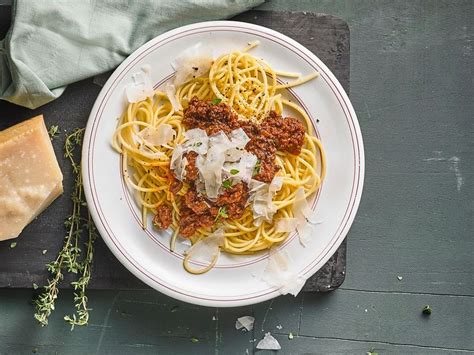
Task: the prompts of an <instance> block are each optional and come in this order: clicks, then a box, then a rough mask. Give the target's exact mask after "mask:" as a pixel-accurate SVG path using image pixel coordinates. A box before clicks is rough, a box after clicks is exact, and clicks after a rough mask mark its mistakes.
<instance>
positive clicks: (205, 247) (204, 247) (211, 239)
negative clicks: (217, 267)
mask: <svg viewBox="0 0 474 355" xmlns="http://www.w3.org/2000/svg"><path fill="white" fill-rule="evenodd" d="M224 240H225V236H224V230H223V229H222V228H219V229H218V230H216V231H215V232H214V233H212V234H210V235H208V236H207V237H204V238H202V239H201V240H200V241H198V242H197V243H196V244H194V245H193V246H192V247H191V248H189V249H188V250H187V251H186V254H187V255H188V256H189V258H190V260H195V261H201V262H205V263H208V264H210V263H212V262H213V261H214V259H215V258H217V257H218V256H219V251H220V247H221V246H223V245H224Z"/></svg>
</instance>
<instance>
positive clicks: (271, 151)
mask: <svg viewBox="0 0 474 355" xmlns="http://www.w3.org/2000/svg"><path fill="white" fill-rule="evenodd" d="M245 150H247V151H249V152H250V153H253V154H254V155H255V156H256V157H257V158H258V160H259V161H258V163H257V166H256V167H255V171H254V173H255V175H254V176H253V178H254V179H255V180H259V181H263V182H267V183H269V182H271V181H272V179H273V177H274V176H275V174H276V172H277V171H278V170H279V169H280V167H279V166H278V165H277V164H276V163H275V157H276V147H275V143H274V142H273V140H271V139H269V138H266V137H264V136H255V137H253V138H252V139H251V140H250V142H248V143H247V145H246V146H245Z"/></svg>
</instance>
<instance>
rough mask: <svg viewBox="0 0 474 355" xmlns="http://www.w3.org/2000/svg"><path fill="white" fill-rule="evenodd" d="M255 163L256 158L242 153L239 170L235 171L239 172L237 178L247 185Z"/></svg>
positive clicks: (247, 153) (250, 154)
mask: <svg viewBox="0 0 474 355" xmlns="http://www.w3.org/2000/svg"><path fill="white" fill-rule="evenodd" d="M257 161H258V158H257V157H256V156H255V155H253V154H252V153H249V152H243V154H242V157H241V158H240V162H239V168H238V169H237V170H239V172H238V173H237V176H238V177H240V178H241V179H242V180H243V181H245V182H247V183H248V182H249V181H250V180H251V179H252V175H253V171H254V169H255V164H257Z"/></svg>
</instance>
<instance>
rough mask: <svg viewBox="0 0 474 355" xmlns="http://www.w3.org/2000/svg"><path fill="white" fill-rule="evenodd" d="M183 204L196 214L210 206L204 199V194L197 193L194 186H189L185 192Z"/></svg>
mask: <svg viewBox="0 0 474 355" xmlns="http://www.w3.org/2000/svg"><path fill="white" fill-rule="evenodd" d="M184 204H185V205H186V207H187V208H189V209H191V210H192V211H193V212H194V213H196V214H201V213H204V212H205V211H206V210H207V209H209V208H210V207H211V206H210V204H209V203H208V202H206V200H205V199H204V196H202V195H201V194H199V193H198V192H197V191H196V189H195V188H191V189H189V190H188V192H186V195H184Z"/></svg>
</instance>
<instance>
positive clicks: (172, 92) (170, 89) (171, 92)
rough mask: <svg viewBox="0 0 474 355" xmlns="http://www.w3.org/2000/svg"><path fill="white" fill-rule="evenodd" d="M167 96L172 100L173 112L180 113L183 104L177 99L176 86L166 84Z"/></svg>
mask: <svg viewBox="0 0 474 355" xmlns="http://www.w3.org/2000/svg"><path fill="white" fill-rule="evenodd" d="M165 94H166V96H168V99H169V100H170V103H171V106H173V110H175V111H180V110H182V109H183V107H182V106H181V103H180V102H179V101H178V99H177V98H176V86H175V85H174V84H172V83H170V82H168V83H166V85H165Z"/></svg>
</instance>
